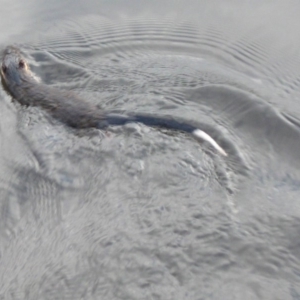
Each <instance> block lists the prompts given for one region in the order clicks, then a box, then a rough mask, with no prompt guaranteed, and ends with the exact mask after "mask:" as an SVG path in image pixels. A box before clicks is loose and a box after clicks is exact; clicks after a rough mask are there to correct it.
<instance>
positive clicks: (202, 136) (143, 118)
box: [98, 114, 227, 156]
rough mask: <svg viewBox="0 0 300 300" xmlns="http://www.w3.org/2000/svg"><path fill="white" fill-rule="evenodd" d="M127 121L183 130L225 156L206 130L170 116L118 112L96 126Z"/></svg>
mask: <svg viewBox="0 0 300 300" xmlns="http://www.w3.org/2000/svg"><path fill="white" fill-rule="evenodd" d="M127 123H142V124H144V125H147V126H150V127H161V128H166V129H173V130H178V131H184V132H187V133H189V134H191V135H192V136H193V137H195V138H196V139H198V140H201V141H207V142H208V143H209V144H210V145H211V146H212V147H213V148H215V149H216V150H217V151H218V152H219V153H220V154H222V155H224V156H227V153H226V152H225V150H224V149H223V148H222V147H221V146H220V145H219V144H218V143H217V142H216V141H215V140H214V139H213V138H212V137H211V136H210V135H208V134H207V133H206V132H204V131H202V130H200V129H199V128H197V127H196V126H193V125H190V124H187V123H185V122H181V121H178V120H174V119H172V118H164V117H155V116H150V115H143V114H130V115H119V114H107V115H105V117H104V118H103V120H101V121H100V122H99V123H98V128H99V129H102V128H106V127H107V126H110V125H115V126H116V125H117V126H121V125H125V124H127Z"/></svg>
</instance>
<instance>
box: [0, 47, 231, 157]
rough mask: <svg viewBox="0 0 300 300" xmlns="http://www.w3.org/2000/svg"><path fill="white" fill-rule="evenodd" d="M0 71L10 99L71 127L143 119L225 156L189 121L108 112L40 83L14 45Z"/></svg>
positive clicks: (146, 122)
mask: <svg viewBox="0 0 300 300" xmlns="http://www.w3.org/2000/svg"><path fill="white" fill-rule="evenodd" d="M0 73H1V80H2V84H3V87H4V89H5V90H6V91H7V92H8V93H9V94H10V95H11V96H12V97H13V99H15V100H16V101H18V102H19V103H20V104H21V105H25V106H39V107H41V108H43V109H45V110H46V111H47V112H48V113H49V114H50V115H52V116H53V117H54V118H56V119H58V120H59V121H61V122H63V123H65V124H67V125H69V126H71V127H74V128H92V127H93V128H99V129H104V128H106V127H108V126H113V125H119V126H120V125H124V124H126V123H132V122H135V123H142V124H145V125H147V126H151V127H160V128H166V129H173V130H179V131H183V132H187V133H189V134H191V135H192V136H193V137H195V138H196V139H198V140H202V141H203V140H204V141H207V142H208V143H209V144H210V145H211V146H212V147H213V148H214V149H216V150H217V151H218V152H219V153H220V154H222V155H224V156H227V153H226V152H225V150H224V149H223V148H222V147H221V146H220V145H219V144H218V143H217V142H216V141H215V140H214V139H213V138H212V137H211V136H210V135H208V134H207V133H206V132H204V131H203V130H201V129H199V128H197V127H195V126H193V125H191V124H189V123H188V122H184V121H179V120H175V119H173V118H170V117H157V116H153V115H148V114H139V113H128V114H124V115H123V114H113V113H108V112H105V111H102V110H101V109H99V108H98V107H97V106H95V105H93V104H91V103H89V102H88V101H85V100H84V99H81V98H79V97H78V96H77V95H75V94H74V93H72V92H70V91H64V90H60V89H57V88H54V87H51V86H48V85H46V84H43V83H40V82H39V81H38V80H37V79H36V77H35V76H34V74H33V73H32V71H31V70H30V67H29V64H28V62H27V61H26V59H25V57H24V55H23V54H22V52H21V51H20V50H19V49H18V48H16V47H14V46H9V47H7V48H6V49H5V50H4V52H3V58H2V65H1V70H0Z"/></svg>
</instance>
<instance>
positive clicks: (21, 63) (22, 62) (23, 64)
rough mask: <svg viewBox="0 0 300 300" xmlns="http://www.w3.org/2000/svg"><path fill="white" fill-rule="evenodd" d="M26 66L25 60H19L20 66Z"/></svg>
mask: <svg viewBox="0 0 300 300" xmlns="http://www.w3.org/2000/svg"><path fill="white" fill-rule="evenodd" d="M24 67H25V62H24V60H20V61H19V68H21V69H23V68H24Z"/></svg>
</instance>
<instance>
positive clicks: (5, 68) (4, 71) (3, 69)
mask: <svg viewBox="0 0 300 300" xmlns="http://www.w3.org/2000/svg"><path fill="white" fill-rule="evenodd" d="M2 71H3V73H6V71H7V67H6V66H5V65H3V66H2Z"/></svg>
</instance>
